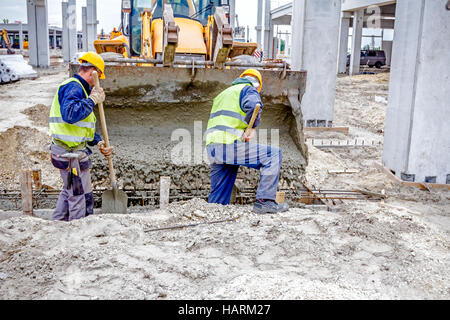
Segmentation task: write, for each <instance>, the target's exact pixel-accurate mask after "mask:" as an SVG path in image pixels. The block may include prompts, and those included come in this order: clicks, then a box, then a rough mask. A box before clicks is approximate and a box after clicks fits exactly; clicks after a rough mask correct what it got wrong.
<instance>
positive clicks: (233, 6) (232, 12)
mask: <svg viewBox="0 0 450 320" xmlns="http://www.w3.org/2000/svg"><path fill="white" fill-rule="evenodd" d="M230 25H231V27H232V28H233V29H234V27H235V25H236V0H230Z"/></svg>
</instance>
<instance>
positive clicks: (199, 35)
mask: <svg viewBox="0 0 450 320" xmlns="http://www.w3.org/2000/svg"><path fill="white" fill-rule="evenodd" d="M175 23H176V24H177V26H179V27H180V33H179V38H178V39H179V40H178V47H177V50H176V53H185V54H200V55H205V56H206V53H207V51H206V44H205V41H204V40H203V26H202V25H201V23H200V22H198V21H196V20H192V19H186V18H175ZM162 37H163V21H162V19H156V20H153V21H152V42H153V43H152V45H153V49H154V50H153V58H155V57H156V53H162V44H163V38H162Z"/></svg>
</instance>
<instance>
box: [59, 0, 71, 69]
mask: <svg viewBox="0 0 450 320" xmlns="http://www.w3.org/2000/svg"><path fill="white" fill-rule="evenodd" d="M68 5H69V4H68V3H67V2H62V3H61V7H62V31H61V44H62V52H63V58H64V61H65V62H67V61H69V60H70V58H69V55H70V54H69V53H70V52H69V28H68V26H67V24H68V23H67V19H68V16H67V7H68Z"/></svg>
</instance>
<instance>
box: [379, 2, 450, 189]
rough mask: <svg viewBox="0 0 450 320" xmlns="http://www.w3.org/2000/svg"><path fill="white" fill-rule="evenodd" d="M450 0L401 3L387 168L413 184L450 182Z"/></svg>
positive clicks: (387, 135) (388, 117)
mask: <svg viewBox="0 0 450 320" xmlns="http://www.w3.org/2000/svg"><path fill="white" fill-rule="evenodd" d="M446 2H447V0H436V1H428V0H417V1H409V0H398V1H397V14H396V24H395V35H394V46H393V55H392V69H391V83H390V93H389V105H388V109H387V114H386V130H385V143H384V154H383V164H384V165H385V166H386V167H388V168H389V169H391V170H392V171H394V172H395V174H396V175H397V176H398V177H400V178H402V179H403V180H408V181H417V182H436V183H441V184H445V183H447V184H448V183H450V181H449V177H450V125H449V121H450V118H449V101H450V90H448V88H450V69H449V68H448V65H449V62H450V61H449V52H450V42H449V41H446V40H444V39H445V38H446V36H448V35H449V34H450V15H449V13H448V12H447V11H446V10H445V4H446Z"/></svg>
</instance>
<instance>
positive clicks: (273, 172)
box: [206, 69, 289, 214]
mask: <svg viewBox="0 0 450 320" xmlns="http://www.w3.org/2000/svg"><path fill="white" fill-rule="evenodd" d="M262 87H263V81H262V76H261V73H260V72H259V71H258V70H256V69H248V70H246V71H244V72H243V73H242V74H241V76H240V77H239V78H238V79H236V80H235V81H234V82H233V84H232V86H231V87H230V88H228V89H226V90H224V91H223V92H222V93H220V94H219V95H218V96H217V97H216V98H215V99H214V103H213V106H212V110H211V115H210V118H209V121H208V129H207V132H206V149H207V154H208V158H209V161H210V163H211V193H210V195H209V202H210V203H218V204H223V205H228V204H229V203H230V199H231V194H232V191H233V186H234V183H235V181H236V177H237V173H238V170H239V166H241V165H243V166H246V167H249V168H254V169H257V170H260V171H261V179H260V183H259V187H258V190H257V193H256V203H255V204H254V207H253V211H254V212H256V213H261V214H266V213H278V212H283V211H287V210H289V206H288V205H287V204H278V203H276V202H275V199H276V193H277V188H278V181H279V177H280V168H281V162H282V153H281V150H280V149H279V148H277V147H272V146H266V145H260V144H256V143H250V141H251V140H252V139H253V138H254V137H255V128H256V127H258V126H259V125H260V122H261V111H262V106H263V104H262V101H261V96H260V92H261V90H262ZM258 104H259V105H261V109H260V111H259V113H258V116H257V118H256V121H255V124H254V126H253V128H251V129H252V130H251V133H250V134H249V135H247V134H246V133H245V131H246V129H247V128H248V126H249V123H250V119H251V118H252V115H253V112H254V110H255V107H256V105H258Z"/></svg>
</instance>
